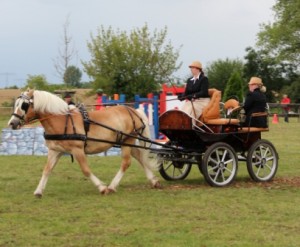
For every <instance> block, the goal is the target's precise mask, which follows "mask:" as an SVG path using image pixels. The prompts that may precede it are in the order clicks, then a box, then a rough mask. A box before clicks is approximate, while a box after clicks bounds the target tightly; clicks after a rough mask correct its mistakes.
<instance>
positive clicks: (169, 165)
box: [164, 163, 173, 171]
mask: <svg viewBox="0 0 300 247" xmlns="http://www.w3.org/2000/svg"><path fill="white" fill-rule="evenodd" d="M171 166H173V165H172V163H170V164H169V165H168V166H167V167H166V168H164V169H165V171H167V170H168V169H169V168H170V167H171Z"/></svg>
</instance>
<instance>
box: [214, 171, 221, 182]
mask: <svg viewBox="0 0 300 247" xmlns="http://www.w3.org/2000/svg"><path fill="white" fill-rule="evenodd" d="M219 173H220V169H218V171H217V173H216V175H215V177H214V181H215V182H216V181H217V178H218V176H219Z"/></svg>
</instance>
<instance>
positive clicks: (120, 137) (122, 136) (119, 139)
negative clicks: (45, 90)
mask: <svg viewBox="0 0 300 247" xmlns="http://www.w3.org/2000/svg"><path fill="white" fill-rule="evenodd" d="M123 107H125V109H126V110H127V111H128V114H129V115H130V117H131V120H132V123H133V131H132V132H131V133H130V134H127V133H124V132H122V131H119V130H116V129H114V128H112V127H110V126H108V125H105V124H103V123H100V122H96V121H94V120H92V119H90V118H89V114H88V112H87V110H86V108H85V107H84V105H83V104H81V105H79V106H78V109H79V111H80V113H81V116H82V119H83V125H84V131H85V134H78V133H77V132H76V127H75V124H74V120H73V116H72V114H71V113H70V112H68V113H67V115H66V123H65V129H64V134H46V133H44V138H45V140H59V141H62V140H76V141H83V142H84V147H86V145H87V141H95V142H105V143H109V144H113V145H114V146H115V147H120V146H121V145H124V142H125V141H126V139H128V138H129V137H133V138H136V135H138V136H139V138H138V139H141V140H145V141H149V139H148V138H146V137H144V136H143V135H142V134H143V132H144V129H145V128H146V125H145V124H144V122H143V120H142V118H141V117H140V116H139V115H138V114H137V113H136V112H135V111H134V109H132V108H130V107H127V106H123ZM133 115H135V116H137V117H138V118H139V120H140V122H141V123H142V126H141V127H140V128H136V123H135V119H134V116H133ZM69 119H70V121H71V124H72V129H73V133H72V134H67V130H68V121H69ZM91 124H94V125H97V126H101V127H103V128H105V129H108V130H111V131H113V132H115V133H116V141H108V140H105V139H98V138H92V137H89V136H88V132H89V130H90V125H91ZM126 145H127V146H134V147H136V145H130V144H126Z"/></svg>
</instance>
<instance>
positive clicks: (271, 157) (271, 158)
mask: <svg viewBox="0 0 300 247" xmlns="http://www.w3.org/2000/svg"><path fill="white" fill-rule="evenodd" d="M270 160H274V156H270V157H268V158H266V161H270Z"/></svg>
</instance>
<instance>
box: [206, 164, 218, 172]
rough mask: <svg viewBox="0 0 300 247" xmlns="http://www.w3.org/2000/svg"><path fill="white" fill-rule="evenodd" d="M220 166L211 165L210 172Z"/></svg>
mask: <svg viewBox="0 0 300 247" xmlns="http://www.w3.org/2000/svg"><path fill="white" fill-rule="evenodd" d="M217 167H218V166H217V165H216V166H211V167H210V168H208V169H207V171H208V172H211V171H212V170H214V169H216V168H217Z"/></svg>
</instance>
